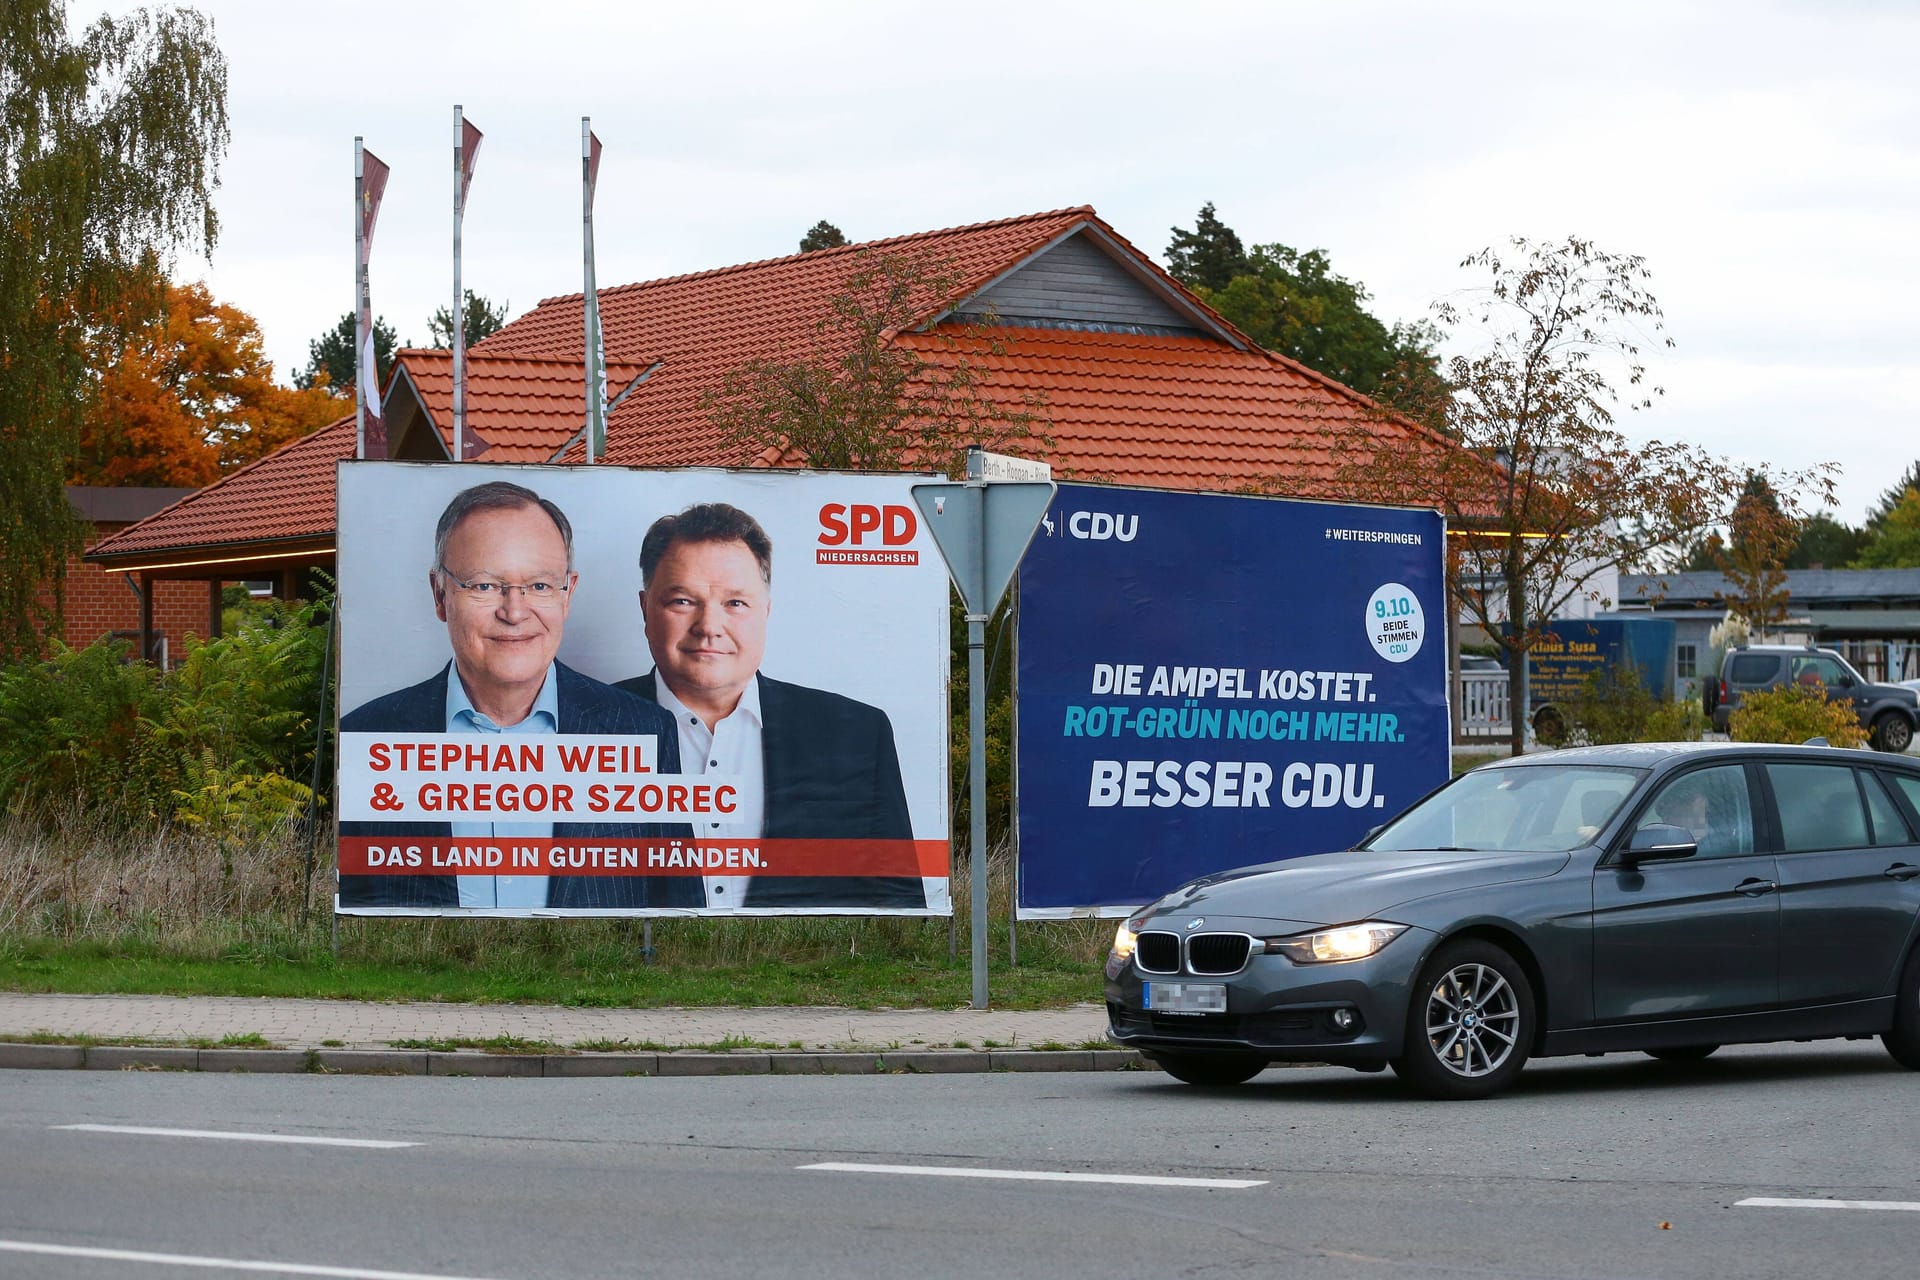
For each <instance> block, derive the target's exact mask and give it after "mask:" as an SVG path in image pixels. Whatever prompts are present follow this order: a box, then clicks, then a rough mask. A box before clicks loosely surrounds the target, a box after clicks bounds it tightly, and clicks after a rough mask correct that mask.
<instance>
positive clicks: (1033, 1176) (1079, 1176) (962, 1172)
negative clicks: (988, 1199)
mask: <svg viewBox="0 0 1920 1280" xmlns="http://www.w3.org/2000/svg"><path fill="white" fill-rule="evenodd" d="M798 1167H799V1168H801V1169H818V1170H821V1171H823V1172H826V1173H904V1174H910V1175H917V1176H920V1177H928V1178H1000V1179H1007V1180H1011V1181H1015V1182H1106V1183H1120V1184H1121V1185H1123V1186H1129V1187H1213V1188H1216V1189H1220V1190H1228V1191H1244V1190H1246V1189H1247V1188H1248V1187H1264V1186H1266V1185H1267V1181H1266V1179H1265V1178H1156V1177H1151V1176H1149V1175H1146V1174H1138V1173H1052V1172H1048V1171H1045V1170H1040V1169H967V1168H959V1167H953V1166H944V1167H943V1166H940V1165H924V1164H842V1163H835V1162H829V1163H826V1164H803V1165H800V1166H798Z"/></svg>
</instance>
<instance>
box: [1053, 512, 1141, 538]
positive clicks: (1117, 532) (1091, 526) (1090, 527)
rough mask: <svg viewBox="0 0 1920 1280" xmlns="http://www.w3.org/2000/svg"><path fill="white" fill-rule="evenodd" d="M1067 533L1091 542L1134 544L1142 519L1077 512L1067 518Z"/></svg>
mask: <svg viewBox="0 0 1920 1280" xmlns="http://www.w3.org/2000/svg"><path fill="white" fill-rule="evenodd" d="M1067 532H1068V533H1070V534H1072V535H1073V536H1074V537H1076V538H1085V539H1086V540H1087V541H1089V542H1107V541H1114V542H1132V541H1133V540H1134V538H1135V537H1137V536H1138V535H1139V533H1140V517H1139V516H1138V515H1131V516H1116V515H1112V514H1109V513H1108V512H1105V511H1076V512H1074V513H1073V514H1072V515H1070V516H1068V517H1067Z"/></svg>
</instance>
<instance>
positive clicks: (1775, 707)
mask: <svg viewBox="0 0 1920 1280" xmlns="http://www.w3.org/2000/svg"><path fill="white" fill-rule="evenodd" d="M1727 732H1728V734H1729V735H1730V736H1731V737H1732V738H1733V740H1734V741H1735V742H1805V741H1806V740H1807V739H1808V738H1825V739H1826V740H1827V741H1828V742H1831V743H1832V744H1833V745H1834V746H1836V747H1859V746H1864V745H1866V741H1867V735H1866V731H1865V730H1863V729H1862V728H1861V727H1860V719H1859V717H1858V716H1856V715H1854V713H1853V708H1852V707H1851V706H1850V705H1848V704H1847V703H1844V702H1829V701H1827V690H1826V687H1825V686H1824V685H1819V684H1783V685H1781V686H1779V687H1778V688H1775V689H1762V690H1760V691H1758V692H1756V693H1749V694H1747V695H1746V696H1745V697H1743V698H1741V699H1740V705H1739V706H1738V707H1736V708H1735V709H1734V712H1733V714H1732V716H1730V717H1729V718H1728V721H1727Z"/></svg>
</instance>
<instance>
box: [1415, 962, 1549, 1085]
mask: <svg viewBox="0 0 1920 1280" xmlns="http://www.w3.org/2000/svg"><path fill="white" fill-rule="evenodd" d="M1533 1032H1534V1017H1533V988H1532V987H1531V986H1530V985H1529V984H1528V982H1527V977H1526V974H1525V972H1524V971H1522V969H1521V968H1520V965H1519V962H1518V961H1516V960H1515V959H1514V958H1513V957H1512V956H1511V955H1509V954H1507V953H1506V952H1505V951H1503V950H1502V949H1500V948H1499V947H1496V946H1494V945H1493V944H1492V943H1488V942H1481V941H1478V940H1477V939H1467V940H1465V941H1462V942H1455V943H1450V944H1448V945H1447V946H1445V947H1442V948H1441V949H1440V951H1439V952H1438V953H1437V954H1436V955H1435V956H1434V958H1433V959H1432V960H1431V961H1429V962H1428V964H1427V967H1426V969H1425V970H1424V971H1423V973H1422V974H1421V978H1420V981H1419V983H1417V984H1416V985H1415V987H1414V991H1413V1000H1412V1003H1411V1005H1410V1007H1409V1008H1408V1010H1407V1038H1406V1045H1405V1047H1404V1051H1403V1052H1402V1053H1401V1055H1400V1057H1399V1058H1397V1059H1395V1060H1394V1063H1393V1068H1394V1071H1395V1072H1396V1073H1397V1074H1398V1075H1399V1076H1400V1078H1401V1079H1403V1080H1405V1081H1406V1082H1407V1084H1408V1085H1410V1086H1411V1087H1412V1088H1413V1089H1415V1090H1416V1091H1417V1092H1420V1093H1423V1094H1426V1095H1427V1096H1428V1097H1433V1098H1448V1099H1465V1098H1484V1097H1488V1096H1489V1095H1491V1094H1495V1093H1498V1092H1499V1091H1500V1090H1502V1089H1504V1088H1506V1087H1507V1085H1509V1084H1511V1083H1512V1082H1513V1078H1514V1077H1515V1076H1517V1075H1519V1074H1520V1068H1521V1067H1522V1066H1524V1065H1525V1064H1526V1061H1527V1055H1528V1053H1529V1052H1530V1050H1531V1048H1532V1043H1533Z"/></svg>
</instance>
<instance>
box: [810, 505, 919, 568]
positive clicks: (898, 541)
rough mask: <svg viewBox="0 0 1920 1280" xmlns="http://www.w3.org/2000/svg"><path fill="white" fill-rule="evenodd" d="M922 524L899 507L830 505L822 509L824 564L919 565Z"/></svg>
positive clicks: (819, 556) (819, 553)
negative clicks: (917, 544)
mask: <svg viewBox="0 0 1920 1280" xmlns="http://www.w3.org/2000/svg"><path fill="white" fill-rule="evenodd" d="M919 532H920V521H919V519H918V517H916V516H915V515H914V514H913V508H912V507H903V506H900V505H899V504H897V503H891V502H890V503H887V504H886V505H885V506H876V505H874V504H873V503H871V502H829V503H827V504H826V505H825V506H823V507H821V508H820V545H819V546H818V547H817V548H816V549H815V551H814V558H815V560H816V561H817V562H818V563H820V564H919V563H920V553H919V552H918V551H916V550H914V549H913V540H914V538H915V536H917V535H918V534H919Z"/></svg>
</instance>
